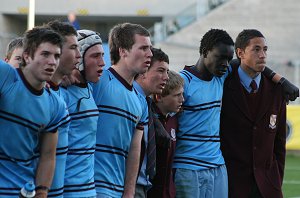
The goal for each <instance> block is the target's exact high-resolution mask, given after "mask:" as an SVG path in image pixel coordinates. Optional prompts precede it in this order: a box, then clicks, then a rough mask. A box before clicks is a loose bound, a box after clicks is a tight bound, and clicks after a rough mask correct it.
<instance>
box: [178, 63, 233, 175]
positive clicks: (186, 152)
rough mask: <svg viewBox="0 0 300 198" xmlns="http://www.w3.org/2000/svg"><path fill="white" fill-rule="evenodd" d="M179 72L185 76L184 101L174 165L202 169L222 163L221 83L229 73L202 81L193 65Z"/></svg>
mask: <svg viewBox="0 0 300 198" xmlns="http://www.w3.org/2000/svg"><path fill="white" fill-rule="evenodd" d="M180 75H181V76H182V77H183V78H184V100H185V101H184V103H183V112H182V113H181V114H180V116H179V131H178V133H177V142H176V150H175V156H174V162H173V167H174V168H184V169H189V170H204V169H210V168H215V167H218V166H220V165H223V164H224V158H223V156H222V153H221V150H220V135H219V128H220V113H221V101H222V95H223V84H224V81H225V78H226V77H227V75H228V72H227V73H226V74H225V75H224V76H222V77H220V78H219V77H216V76H214V77H213V78H212V80H211V81H204V80H201V79H200V78H199V75H198V73H197V72H196V71H195V70H194V69H193V68H192V67H188V66H186V67H185V68H184V70H183V71H181V72H180Z"/></svg>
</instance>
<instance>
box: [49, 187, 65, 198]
mask: <svg viewBox="0 0 300 198" xmlns="http://www.w3.org/2000/svg"><path fill="white" fill-rule="evenodd" d="M63 193H64V187H62V188H56V189H50V190H49V193H48V197H58V196H62V195H63Z"/></svg>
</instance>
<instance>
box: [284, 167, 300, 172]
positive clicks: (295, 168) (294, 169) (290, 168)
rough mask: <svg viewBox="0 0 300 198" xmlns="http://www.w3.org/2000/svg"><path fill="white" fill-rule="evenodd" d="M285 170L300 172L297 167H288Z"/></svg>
mask: <svg viewBox="0 0 300 198" xmlns="http://www.w3.org/2000/svg"><path fill="white" fill-rule="evenodd" d="M285 170H292V171H300V167H296V166H286V167H285Z"/></svg>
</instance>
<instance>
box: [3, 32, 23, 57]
mask: <svg viewBox="0 0 300 198" xmlns="http://www.w3.org/2000/svg"><path fill="white" fill-rule="evenodd" d="M22 47H23V38H22V37H17V38H14V39H12V40H11V41H10V42H9V44H8V45H7V49H6V54H5V57H6V58H7V59H8V60H9V59H10V58H11V55H12V53H13V51H14V50H15V49H17V48H22Z"/></svg>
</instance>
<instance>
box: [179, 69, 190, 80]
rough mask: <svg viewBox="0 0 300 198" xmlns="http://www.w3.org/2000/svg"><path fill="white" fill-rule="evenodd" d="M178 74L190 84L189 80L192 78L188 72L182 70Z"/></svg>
mask: <svg viewBox="0 0 300 198" xmlns="http://www.w3.org/2000/svg"><path fill="white" fill-rule="evenodd" d="M180 73H181V74H183V75H184V76H185V77H186V78H187V79H188V81H189V82H191V79H192V78H193V77H192V76H191V75H190V74H189V72H187V71H185V70H182V71H181V72H180Z"/></svg>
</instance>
